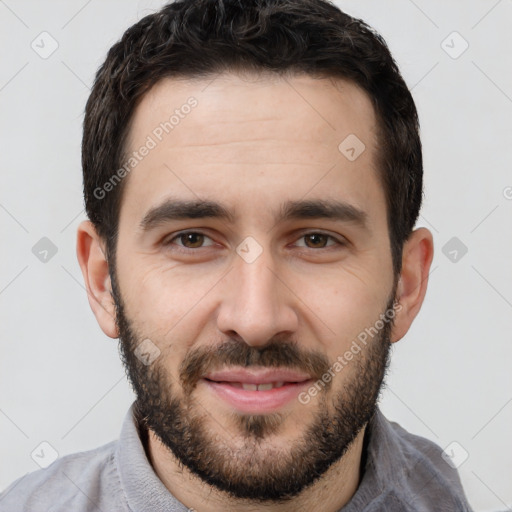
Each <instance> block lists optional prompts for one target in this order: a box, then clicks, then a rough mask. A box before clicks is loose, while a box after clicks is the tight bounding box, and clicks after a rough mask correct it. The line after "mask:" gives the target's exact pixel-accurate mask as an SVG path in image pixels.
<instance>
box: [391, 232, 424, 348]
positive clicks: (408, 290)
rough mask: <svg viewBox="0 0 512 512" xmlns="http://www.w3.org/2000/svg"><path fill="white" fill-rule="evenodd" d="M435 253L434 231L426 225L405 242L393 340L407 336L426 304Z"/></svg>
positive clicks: (397, 293)
mask: <svg viewBox="0 0 512 512" xmlns="http://www.w3.org/2000/svg"><path fill="white" fill-rule="evenodd" d="M433 256H434V242H433V239H432V233H431V232H430V231H429V230H428V229H427V228H418V229H416V230H414V231H413V232H412V233H411V235H410V236H409V238H408V239H407V241H406V242H405V244H404V248H403V252H402V271H401V272H400V279H399V281H398V287H397V292H396V299H397V301H398V302H400V305H401V309H400V310H399V311H398V313H397V315H396V317H395V322H394V325H393V332H392V335H391V341H392V342H393V343H394V342H396V341H398V340H400V339H402V338H403V337H404V336H405V334H406V333H407V331H408V330H409V328H410V327H411V324H412V322H413V320H414V318H415V317H416V315H417V314H418V312H419V310H420V308H421V305H422V304H423V299H424V298H425V293H426V292H427V284H428V275H429V271H430V265H431V263H432V258H433Z"/></svg>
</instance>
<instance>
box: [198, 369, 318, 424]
mask: <svg viewBox="0 0 512 512" xmlns="http://www.w3.org/2000/svg"><path fill="white" fill-rule="evenodd" d="M312 380H313V379H312V378H311V376H310V375H307V374H304V373H302V372H298V371H294V370H287V369H278V368H277V369H276V368H274V369H272V368H260V369H251V370H249V369H247V368H235V369H231V370H222V371H217V372H212V373H209V374H207V375H205V376H204V377H203V378H202V379H201V381H202V382H203V383H204V384H206V386H207V389H208V390H209V392H210V393H212V394H213V396H214V397H215V398H216V399H220V400H221V401H222V402H223V403H224V404H227V405H229V406H230V407H231V408H234V409H235V410H237V411H239V412H244V413H250V414H265V413H271V412H275V411H278V410H281V409H282V408H283V407H285V406H286V405H288V404H290V403H293V401H294V400H296V399H297V396H298V394H299V392H300V390H301V389H302V388H304V386H307V385H309V384H310V383H311V382H312Z"/></svg>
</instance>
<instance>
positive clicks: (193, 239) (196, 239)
mask: <svg viewBox="0 0 512 512" xmlns="http://www.w3.org/2000/svg"><path fill="white" fill-rule="evenodd" d="M179 239H180V241H181V242H182V243H183V245H184V246H185V247H187V248H189V249H197V248H198V247H201V246H202V245H203V242H204V235H202V234H201V233H182V234H181V235H180V236H179Z"/></svg>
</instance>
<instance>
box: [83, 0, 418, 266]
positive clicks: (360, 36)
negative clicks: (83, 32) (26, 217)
mask: <svg viewBox="0 0 512 512" xmlns="http://www.w3.org/2000/svg"><path fill="white" fill-rule="evenodd" d="M223 71H256V72H258V71H266V72H268V71H270V72H273V73H276V74H278V75H279V74H284V73H290V72H298V73H306V74H309V75H311V76H315V77H322V76H323V77H332V78H337V77H339V78H344V79H347V80H350V81H352V82H353V83H355V84H357V85H358V86H359V87H361V88H362V89H363V90H364V91H365V92H366V93H367V94H368V96H369V97H370V99H371V100H372V104H373V106H374V109H375V113H376V117H377V121H378V125H379V144H378V145H379V148H378V166H379V171H380V178H381V183H382V185H383V188H384V192H385V195H386V201H387V217H388V227H389V233H390V246H391V254H392V258H393V269H394V271H395V274H398V273H399V272H400V271H401V260H402V248H403V244H404V242H405V241H406V240H407V238H408V236H409V234H410V233H411V231H412V229H413V227H414V224H415V222H416V219H417V217H418V214H419V210H420V207H421V201H422V195H423V189H422V179H423V163H422V152H421V141H420V136H419V123H418V115H417V111H416V107H415V105H414V101H413V98H412V96H411V93H410V91H409V90H408V88H407V86H406V84H405V82H404V80H403V78H402V76H401V74H400V72H399V70H398V67H397V65H396V63H395V61H394V60H393V58H392V56H391V53H390V51H389V49H388V47H387V45H386V43H385V41H384V40H383V39H382V37H381V36H380V35H379V34H377V33H376V32H375V31H373V30H372V29H371V28H370V27H369V26H368V25H366V24H365V23H364V22H363V21H361V20H358V19H355V18H353V17H351V16H349V15H348V14H345V13H344V12H342V11H341V10H340V9H338V8H337V7H336V6H335V5H333V4H332V3H330V2H328V1H326V0H178V1H175V2H172V3H170V4H168V5H166V6H164V7H163V8H162V9H161V10H160V11H158V12H156V13H154V14H150V15H148V16H146V17H144V18H143V19H141V20H140V21H139V22H137V23H136V24H135V25H133V26H131V27H130V28H129V29H128V30H127V31H126V32H125V33H124V35H123V36H122V38H121V40H120V41H119V42H117V43H116V44H115V45H114V46H113V47H112V48H111V49H110V51H109V52H108V55H107V58H106V60H105V62H104V63H103V65H102V66H101V67H100V68H99V70H98V72H97V74H96V78H95V81H94V86H93V88H92V91H91V95H90V97H89V99H88V101H87V105H86V109H85V119H84V135H83V141H82V167H83V182H84V199H85V208H86V211H87V215H88V217H89V219H90V220H91V221H92V222H93V224H94V225H95V227H96V230H97V231H98V234H99V235H100V236H101V237H102V238H103V239H104V240H105V241H106V245H107V255H110V256H112V257H113V256H114V254H115V247H116V242H117V233H118V225H119V212H120V205H121V200H122V191H123V182H124V181H125V180H122V182H121V183H119V185H118V186H115V187H113V188H112V190H111V191H109V192H108V194H101V196H100V197H98V196H99V194H98V190H99V189H101V187H102V186H103V185H104V184H105V183H106V182H108V181H109V179H111V177H112V176H113V174H114V173H115V171H116V170H117V169H119V168H120V167H121V166H122V161H121V160H122V158H123V155H124V150H125V148H124V145H125V142H126V139H127V134H128V131H129V125H130V120H131V118H132V115H133V112H134V109H135V106H136V105H137V103H138V102H139V101H140V99H141V98H142V96H143V95H144V93H145V92H147V91H148V90H149V89H150V88H151V87H152V86H153V85H155V84H156V82H158V81H159V80H161V79H162V78H167V77H171V78H172V77H177V76H181V77H191V78H195V77H203V76H204V77H208V76H212V75H213V74H217V73H219V72H223Z"/></svg>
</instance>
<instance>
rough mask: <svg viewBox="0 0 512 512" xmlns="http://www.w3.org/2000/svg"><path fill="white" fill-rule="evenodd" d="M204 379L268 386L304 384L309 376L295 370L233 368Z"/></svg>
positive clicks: (214, 373)
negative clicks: (288, 383)
mask: <svg viewBox="0 0 512 512" xmlns="http://www.w3.org/2000/svg"><path fill="white" fill-rule="evenodd" d="M204 378H205V379H208V380H213V381H216V382H242V383H246V384H268V383H271V382H304V381H306V380H309V379H311V376H310V375H308V374H306V373H302V372H299V371H297V370H288V369H279V368H265V369H261V370H248V369H246V368H235V369H231V370H227V369H226V370H219V371H214V372H210V373H208V374H206V375H205V376H204Z"/></svg>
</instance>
